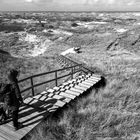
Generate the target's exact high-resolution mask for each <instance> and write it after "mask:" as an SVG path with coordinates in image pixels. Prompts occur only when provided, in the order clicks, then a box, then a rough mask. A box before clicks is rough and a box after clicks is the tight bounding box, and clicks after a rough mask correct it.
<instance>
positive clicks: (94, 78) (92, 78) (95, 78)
mask: <svg viewBox="0 0 140 140" xmlns="http://www.w3.org/2000/svg"><path fill="white" fill-rule="evenodd" d="M88 79H91V80H97V81H98V80H100V79H101V78H97V77H89V78H88Z"/></svg>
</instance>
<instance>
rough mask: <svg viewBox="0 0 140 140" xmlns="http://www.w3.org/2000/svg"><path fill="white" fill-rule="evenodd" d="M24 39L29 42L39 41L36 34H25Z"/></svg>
mask: <svg viewBox="0 0 140 140" xmlns="http://www.w3.org/2000/svg"><path fill="white" fill-rule="evenodd" d="M25 41H27V42H29V43H33V42H39V39H38V38H37V36H36V35H32V34H27V35H26V37H25Z"/></svg>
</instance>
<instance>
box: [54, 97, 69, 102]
mask: <svg viewBox="0 0 140 140" xmlns="http://www.w3.org/2000/svg"><path fill="white" fill-rule="evenodd" d="M53 98H54V99H58V100H61V101H64V102H66V103H69V102H70V101H71V99H70V98H66V97H62V96H60V95H54V96H53Z"/></svg>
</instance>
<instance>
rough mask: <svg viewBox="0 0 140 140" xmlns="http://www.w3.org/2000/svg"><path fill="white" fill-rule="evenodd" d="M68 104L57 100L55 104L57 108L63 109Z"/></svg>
mask: <svg viewBox="0 0 140 140" xmlns="http://www.w3.org/2000/svg"><path fill="white" fill-rule="evenodd" d="M65 104H66V103H65V102H62V101H60V100H57V102H56V103H55V104H54V105H55V106H59V107H63V106H64V105H65Z"/></svg>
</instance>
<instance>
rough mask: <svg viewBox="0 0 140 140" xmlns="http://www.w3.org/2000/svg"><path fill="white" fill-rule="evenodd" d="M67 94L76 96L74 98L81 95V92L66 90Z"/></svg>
mask: <svg viewBox="0 0 140 140" xmlns="http://www.w3.org/2000/svg"><path fill="white" fill-rule="evenodd" d="M65 93H68V94H71V95H74V96H79V95H80V93H79V92H76V91H71V90H66V91H65Z"/></svg>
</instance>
